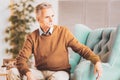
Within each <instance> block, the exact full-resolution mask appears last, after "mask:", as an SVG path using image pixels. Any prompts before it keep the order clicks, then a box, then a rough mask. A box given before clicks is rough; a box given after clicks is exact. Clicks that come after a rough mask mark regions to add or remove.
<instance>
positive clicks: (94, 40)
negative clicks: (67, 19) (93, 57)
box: [70, 24, 120, 72]
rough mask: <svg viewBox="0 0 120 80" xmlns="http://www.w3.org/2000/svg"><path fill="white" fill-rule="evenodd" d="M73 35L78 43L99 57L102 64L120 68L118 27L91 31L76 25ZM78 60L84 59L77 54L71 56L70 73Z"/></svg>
mask: <svg viewBox="0 0 120 80" xmlns="http://www.w3.org/2000/svg"><path fill="white" fill-rule="evenodd" d="M74 35H75V37H76V38H77V39H78V41H79V42H81V43H82V44H84V45H86V46H88V47H89V48H90V49H91V50H92V51H93V52H94V53H95V54H97V55H99V56H100V58H101V61H102V62H103V63H108V64H110V65H111V66H113V65H118V66H120V61H119V57H120V26H118V27H117V28H110V27H108V28H98V29H94V30H91V29H90V28H89V27H87V26H85V25H82V24H76V25H75V27H74ZM79 60H81V61H82V60H84V59H83V58H81V57H78V54H75V53H72V54H71V57H70V64H71V66H72V68H71V72H73V71H74V68H75V66H76V65H77V64H78V63H79Z"/></svg>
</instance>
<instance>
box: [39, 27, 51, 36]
mask: <svg viewBox="0 0 120 80" xmlns="http://www.w3.org/2000/svg"><path fill="white" fill-rule="evenodd" d="M52 32H53V26H52V27H50V29H49V30H48V31H47V32H46V33H45V32H44V31H43V30H42V29H41V27H39V34H40V36H41V35H42V34H46V35H49V34H50V35H51V34H52Z"/></svg>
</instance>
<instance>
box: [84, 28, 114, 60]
mask: <svg viewBox="0 0 120 80" xmlns="http://www.w3.org/2000/svg"><path fill="white" fill-rule="evenodd" d="M115 34H116V30H115V29H114V28H106V29H105V28H104V29H96V30H93V31H91V32H90V33H89V35H88V38H87V41H86V45H87V46H88V47H89V48H91V50H92V51H94V52H95V53H96V54H98V55H99V56H100V58H101V60H102V62H108V59H109V56H110V53H111V50H112V46H113V42H114V39H115Z"/></svg>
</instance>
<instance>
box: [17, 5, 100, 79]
mask: <svg viewBox="0 0 120 80" xmlns="http://www.w3.org/2000/svg"><path fill="white" fill-rule="evenodd" d="M54 16H55V15H54V11H53V9H52V5H51V4H49V3H41V4H39V5H37V7H36V19H37V21H38V22H39V24H40V25H39V29H37V30H35V31H33V32H32V33H31V34H29V35H28V36H27V39H26V41H25V42H24V46H23V48H22V49H21V51H20V52H19V55H18V57H17V58H16V60H17V68H18V70H19V72H20V73H21V74H23V75H26V76H27V80H37V79H36V77H35V76H34V74H33V73H32V72H31V70H29V68H28V66H27V63H26V61H27V60H28V59H29V57H30V55H31V54H32V53H33V54H34V57H35V66H36V68H37V70H39V71H40V72H41V74H37V75H42V78H43V79H45V80H69V79H70V76H69V74H70V64H69V58H68V47H71V48H72V50H73V51H75V52H77V53H79V55H81V56H82V57H84V58H85V59H87V60H90V61H91V62H92V63H93V64H94V65H95V72H97V73H98V76H97V80H99V78H100V76H101V74H102V67H101V62H100V59H99V57H98V56H97V55H95V54H94V53H93V52H92V51H91V50H90V49H89V48H88V47H86V46H85V45H83V44H81V43H80V42H78V40H77V39H76V38H75V37H74V36H73V34H72V33H71V32H70V31H69V30H68V29H67V28H66V27H63V26H58V25H54V23H53V21H54Z"/></svg>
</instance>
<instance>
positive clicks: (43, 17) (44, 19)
mask: <svg viewBox="0 0 120 80" xmlns="http://www.w3.org/2000/svg"><path fill="white" fill-rule="evenodd" d="M53 18H54V12H53V9H52V8H48V9H42V10H41V11H39V13H38V14H37V20H38V22H39V23H40V25H41V27H42V28H43V27H44V28H45V27H46V28H50V27H51V26H53V24H54V23H53V22H54V21H53V20H54V19H53Z"/></svg>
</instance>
